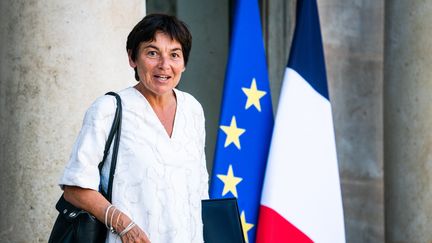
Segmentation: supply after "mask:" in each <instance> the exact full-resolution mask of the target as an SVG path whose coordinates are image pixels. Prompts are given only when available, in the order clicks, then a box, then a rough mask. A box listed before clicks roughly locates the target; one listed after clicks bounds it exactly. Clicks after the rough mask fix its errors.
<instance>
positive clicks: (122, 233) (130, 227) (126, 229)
mask: <svg viewBox="0 0 432 243" xmlns="http://www.w3.org/2000/svg"><path fill="white" fill-rule="evenodd" d="M134 226H135V222H133V221H131V222H130V223H129V225H128V226H126V228H125V229H124V230H123V231H122V232H120V234H119V236H120V237H122V236H123V235H125V234H126V233H127V232H129V231H130V230H131V229H132V228H133V227H134Z"/></svg>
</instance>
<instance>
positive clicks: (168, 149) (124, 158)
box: [59, 87, 208, 243]
mask: <svg viewBox="0 0 432 243" xmlns="http://www.w3.org/2000/svg"><path fill="white" fill-rule="evenodd" d="M174 91H175V94H176V98H177V110H176V113H175V120H174V128H173V132H172V136H171V137H169V135H168V133H167V132H166V130H165V128H164V127H163V125H162V123H161V122H160V121H159V119H158V117H157V116H156V113H155V112H154V111H153V109H152V107H151V106H150V104H149V103H148V101H147V100H146V98H145V97H144V96H143V95H142V94H141V93H140V92H139V91H138V90H136V89H135V88H133V87H130V88H127V89H124V90H122V91H120V92H119V95H120V97H121V99H122V106H123V117H122V127H121V129H122V130H121V137H120V146H119V152H118V159H117V168H116V171H115V175H114V182H113V192H112V204H113V205H115V206H116V207H117V208H118V209H120V210H121V211H122V212H123V213H125V214H127V215H128V216H129V217H130V218H131V219H132V220H133V221H134V222H135V223H136V224H137V225H138V226H139V227H141V229H143V231H144V232H146V233H147V235H148V237H149V239H150V241H151V242H152V243H171V242H172V243H176V242H178V243H189V242H190V243H194V242H200V243H201V242H203V225H202V219H201V199H206V198H208V174H207V170H206V162H205V154H204V143H205V129H204V113H203V110H202V107H201V105H200V104H199V103H198V101H197V100H195V98H193V97H192V96H191V95H189V94H187V93H185V92H182V91H179V90H176V89H175V90H174ZM115 109H116V99H115V98H114V97H113V96H108V95H105V96H102V97H100V98H98V99H97V100H96V101H95V102H94V103H93V104H92V106H91V107H90V108H89V109H88V110H87V112H86V114H85V117H84V122H83V126H82V128H81V131H80V133H79V136H78V138H77V140H76V142H75V144H74V147H73V150H72V154H71V157H70V160H69V163H68V165H67V166H66V168H65V171H64V174H63V176H62V178H61V179H60V183H59V184H60V185H73V186H79V187H82V188H89V189H94V190H98V187H99V180H100V181H101V183H102V187H103V189H104V190H105V191H106V190H107V185H108V176H109V168H110V164H111V154H109V155H108V157H107V161H106V163H105V165H104V167H103V169H102V177H101V178H100V176H99V171H98V164H99V162H100V161H101V160H102V157H103V150H104V146H105V141H106V140H107V137H108V134H109V131H110V129H111V125H112V122H113V119H114V113H115ZM108 234H109V236H108V237H107V241H106V242H110V243H111V242H121V240H120V238H119V237H118V236H116V235H114V234H112V233H108Z"/></svg>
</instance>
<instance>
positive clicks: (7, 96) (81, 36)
mask: <svg viewBox="0 0 432 243" xmlns="http://www.w3.org/2000/svg"><path fill="white" fill-rule="evenodd" d="M144 14H145V1H141V0H133V1H115V0H111V1H110V0H107V1H85V0H78V1H58V0H43V1H40V0H4V1H1V2H0V41H1V45H0V137H1V140H0V168H1V169H0V185H1V189H0V196H1V200H0V219H1V220H0V239H1V241H2V242H47V240H48V236H49V233H50V230H51V227H52V225H53V223H54V220H55V217H56V216H57V212H56V211H55V209H54V205H55V202H56V201H57V199H58V197H59V196H60V194H61V190H60V189H59V187H58V186H57V181H58V179H59V177H60V175H61V171H62V170H63V168H64V166H65V164H66V162H67V160H68V157H69V153H70V151H71V146H72V143H73V142H74V139H75V137H76V136H77V133H78V130H79V128H80V126H81V122H82V118H83V115H84V112H85V110H86V108H87V107H88V106H89V105H90V104H91V102H92V101H93V100H94V99H95V98H96V97H98V96H100V95H103V94H104V93H105V92H107V91H109V90H118V89H120V88H122V87H125V86H128V85H130V84H133V83H134V82H133V81H134V76H133V71H132V69H130V68H129V66H128V61H127V55H126V50H125V45H126V44H125V41H126V37H127V34H128V32H129V31H130V30H131V29H132V27H133V25H134V24H135V23H136V22H137V21H138V20H140V19H141V18H142V17H143V16H144Z"/></svg>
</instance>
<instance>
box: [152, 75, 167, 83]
mask: <svg viewBox="0 0 432 243" xmlns="http://www.w3.org/2000/svg"><path fill="white" fill-rule="evenodd" d="M153 77H155V78H156V79H157V80H158V81H161V82H164V81H167V80H168V79H170V78H171V76H169V75H162V74H159V75H154V76H153Z"/></svg>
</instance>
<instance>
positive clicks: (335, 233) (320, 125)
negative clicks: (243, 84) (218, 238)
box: [256, 0, 345, 243]
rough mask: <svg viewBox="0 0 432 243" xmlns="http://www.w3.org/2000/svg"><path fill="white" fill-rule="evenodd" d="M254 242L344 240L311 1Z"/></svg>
mask: <svg viewBox="0 0 432 243" xmlns="http://www.w3.org/2000/svg"><path fill="white" fill-rule="evenodd" d="M256 239H257V241H256V242H257V243H272V242H296V243H298V242H299V243H301V242H319V243H321V242H328V243H338V242H345V233H344V220H343V210H342V199H341V191H340V183H339V172H338V164H337V157H336V147H335V139H334V132H333V121H332V114H331V106H330V101H329V95H328V88H327V80H326V72H325V63H324V54H323V49H322V40H321V33H320V26H319V17H318V10H317V4H316V1H315V0H299V1H298V2H297V21H296V28H295V32H294V38H293V43H292V47H291V52H290V57H289V61H288V65H287V68H286V71H285V77H284V81H283V86H282V91H281V95H280V100H279V107H278V110H277V113H276V120H275V126H274V130H273V137H272V141H271V147H270V152H269V158H268V162H267V168H266V173H265V179H264V185H263V192H262V197H261V207H260V213H259V221H258V230H257V238H256Z"/></svg>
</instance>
